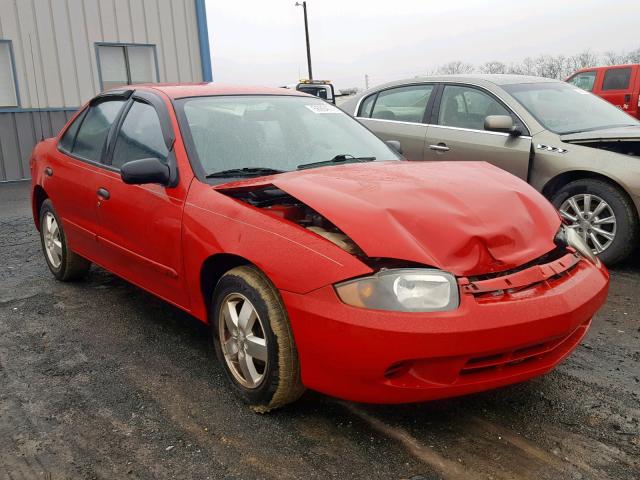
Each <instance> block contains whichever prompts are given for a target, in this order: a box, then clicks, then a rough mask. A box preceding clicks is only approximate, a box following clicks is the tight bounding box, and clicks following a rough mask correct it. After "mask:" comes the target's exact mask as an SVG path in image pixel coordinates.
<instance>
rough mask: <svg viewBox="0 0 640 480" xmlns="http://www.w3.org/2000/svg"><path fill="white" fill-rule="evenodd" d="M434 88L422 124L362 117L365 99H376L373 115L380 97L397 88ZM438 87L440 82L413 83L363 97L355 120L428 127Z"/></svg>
mask: <svg viewBox="0 0 640 480" xmlns="http://www.w3.org/2000/svg"><path fill="white" fill-rule="evenodd" d="M429 85H431V86H433V90H432V91H431V95H429V100H428V101H427V105H426V106H425V109H424V114H423V116H422V122H406V121H403V120H388V119H385V118H373V117H371V116H369V117H363V116H360V107H361V105H362V102H364V100H365V99H367V98H370V97H375V98H374V99H373V103H372V104H371V113H373V111H374V110H375V108H376V103H377V102H378V97H379V95H380V94H381V93H382V92H386V91H389V90H394V89H396V88H404V87H421V86H429ZM438 87H439V84H438V82H413V83H405V84H401V85H393V86H390V87H386V88H383V89H381V90H377V91H375V92H373V93H371V95H366V96H362V97H361V98H360V100H358V103H357V104H356V109H355V111H356V114H355V115H354V117H355V118H364V119H366V120H375V121H377V122H392V123H400V124H403V125H422V126H426V125H429V124H428V123H427V119H428V118H429V117H430V112H431V110H432V109H433V105H434V97H435V96H436V93H437V91H438Z"/></svg>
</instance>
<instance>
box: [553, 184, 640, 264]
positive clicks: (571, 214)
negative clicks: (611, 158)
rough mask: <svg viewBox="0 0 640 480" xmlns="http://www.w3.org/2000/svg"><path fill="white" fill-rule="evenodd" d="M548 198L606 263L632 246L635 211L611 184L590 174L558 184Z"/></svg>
mask: <svg viewBox="0 0 640 480" xmlns="http://www.w3.org/2000/svg"><path fill="white" fill-rule="evenodd" d="M552 202H553V204H554V206H555V207H556V208H557V209H558V210H559V212H560V215H561V216H562V217H563V218H564V220H565V222H567V224H568V225H569V226H571V227H572V228H574V229H575V230H576V231H577V232H578V233H579V234H580V235H581V236H582V238H584V239H585V241H586V242H587V244H588V245H589V246H590V247H591V249H592V250H593V252H594V253H595V254H597V255H598V256H599V257H600V259H601V260H602V261H603V262H604V263H605V264H606V265H613V264H615V263H617V262H620V261H622V260H624V259H625V258H626V257H628V256H629V255H630V254H631V253H632V252H633V250H634V249H635V247H636V245H637V239H638V234H639V225H638V214H637V212H636V210H635V207H634V205H633V203H632V202H631V200H629V198H627V196H626V195H625V194H624V192H622V191H621V190H620V189H619V188H617V187H615V186H614V185H611V184H610V183H608V182H605V181H602V180H596V179H591V178H585V179H581V180H576V181H573V182H571V183H568V184H567V185H565V186H564V187H562V188H561V189H560V190H559V191H558V192H557V193H556V194H555V195H554V196H553V199H552Z"/></svg>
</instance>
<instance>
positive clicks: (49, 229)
mask: <svg viewBox="0 0 640 480" xmlns="http://www.w3.org/2000/svg"><path fill="white" fill-rule="evenodd" d="M43 228H44V232H43V241H44V249H45V252H46V254H47V258H48V259H49V262H50V263H51V265H53V267H54V268H59V267H60V264H61V263H62V236H61V235H60V227H59V226H58V221H57V220H56V217H54V216H53V214H52V213H51V212H47V213H45V215H44V225H43Z"/></svg>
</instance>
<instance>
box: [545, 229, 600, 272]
mask: <svg viewBox="0 0 640 480" xmlns="http://www.w3.org/2000/svg"><path fill="white" fill-rule="evenodd" d="M558 242H559V243H561V244H564V245H567V246H569V247H571V248H573V249H574V250H575V251H576V252H578V253H579V254H580V255H582V256H583V257H584V258H586V259H588V260H589V261H591V263H593V264H594V265H599V264H600V260H599V259H598V257H597V256H596V254H595V253H593V250H591V248H590V247H589V245H588V244H587V241H586V240H585V239H584V238H582V237H581V236H580V234H579V233H578V232H577V231H576V230H575V229H574V228H571V227H569V226H567V225H562V227H560V230H558V233H557V234H556V243H558Z"/></svg>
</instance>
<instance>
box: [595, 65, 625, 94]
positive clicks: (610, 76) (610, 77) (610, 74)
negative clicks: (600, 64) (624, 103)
mask: <svg viewBox="0 0 640 480" xmlns="http://www.w3.org/2000/svg"><path fill="white" fill-rule="evenodd" d="M630 80H631V68H610V69H609V70H607V71H606V72H605V73H604V80H603V81H602V90H626V89H627V88H629V81H630Z"/></svg>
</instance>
